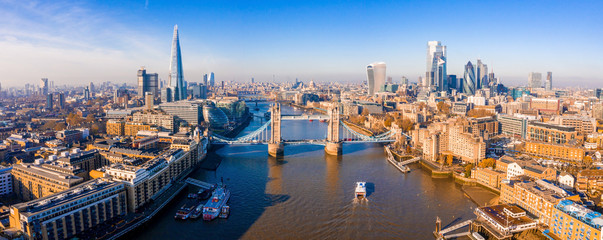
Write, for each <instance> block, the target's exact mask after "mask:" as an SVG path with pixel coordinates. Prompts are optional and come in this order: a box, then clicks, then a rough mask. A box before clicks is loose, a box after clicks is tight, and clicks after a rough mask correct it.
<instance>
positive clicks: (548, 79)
mask: <svg viewBox="0 0 603 240" xmlns="http://www.w3.org/2000/svg"><path fill="white" fill-rule="evenodd" d="M544 89H545V90H547V91H551V90H552V89H553V73H552V72H547V73H546V81H545V82H544Z"/></svg>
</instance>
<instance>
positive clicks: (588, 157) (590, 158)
mask: <svg viewBox="0 0 603 240" xmlns="http://www.w3.org/2000/svg"><path fill="white" fill-rule="evenodd" d="M582 162H583V163H584V164H585V165H587V166H588V165H590V164H591V163H593V158H592V157H590V156H586V157H584V160H583V161H582Z"/></svg>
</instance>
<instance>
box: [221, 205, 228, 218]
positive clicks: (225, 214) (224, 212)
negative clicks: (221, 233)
mask: <svg viewBox="0 0 603 240" xmlns="http://www.w3.org/2000/svg"><path fill="white" fill-rule="evenodd" d="M228 215H230V207H229V206H223V207H222V212H220V218H228Z"/></svg>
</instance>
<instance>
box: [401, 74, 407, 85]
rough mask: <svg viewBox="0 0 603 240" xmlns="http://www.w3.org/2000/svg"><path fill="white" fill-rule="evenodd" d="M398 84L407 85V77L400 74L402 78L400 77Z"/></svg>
mask: <svg viewBox="0 0 603 240" xmlns="http://www.w3.org/2000/svg"><path fill="white" fill-rule="evenodd" d="M400 84H402V85H408V78H406V76H402V78H401V79H400Z"/></svg>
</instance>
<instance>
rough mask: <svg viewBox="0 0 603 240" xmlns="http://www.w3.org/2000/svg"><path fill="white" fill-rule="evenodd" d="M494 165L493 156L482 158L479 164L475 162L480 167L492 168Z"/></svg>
mask: <svg viewBox="0 0 603 240" xmlns="http://www.w3.org/2000/svg"><path fill="white" fill-rule="evenodd" d="M495 165H496V160H494V158H486V159H484V160H482V161H481V162H480V163H479V164H477V166H478V167H481V168H489V167H491V168H494V167H495Z"/></svg>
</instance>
